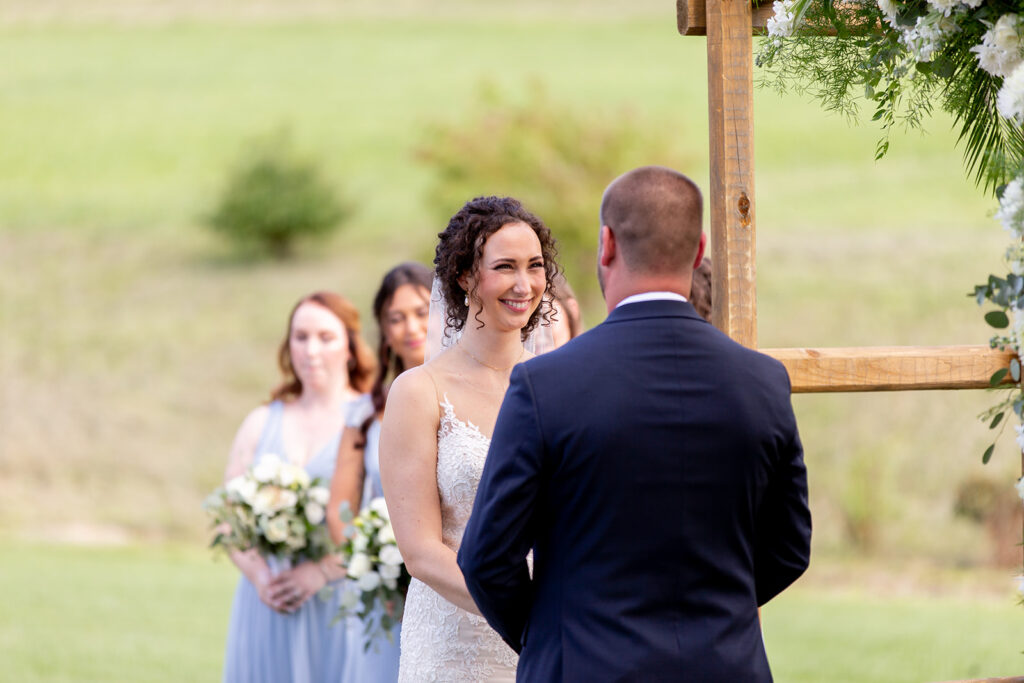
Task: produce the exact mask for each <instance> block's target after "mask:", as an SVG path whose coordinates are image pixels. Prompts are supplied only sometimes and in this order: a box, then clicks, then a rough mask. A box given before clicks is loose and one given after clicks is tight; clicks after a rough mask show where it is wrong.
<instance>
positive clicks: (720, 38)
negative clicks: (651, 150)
mask: <svg viewBox="0 0 1024 683" xmlns="http://www.w3.org/2000/svg"><path fill="white" fill-rule="evenodd" d="M707 19H708V21H707V24H708V39H707V50H708V119H709V121H708V122H709V138H710V146H711V150H710V152H711V153H710V159H711V187H710V188H709V190H710V191H709V202H708V204H709V207H710V215H711V243H712V247H713V249H712V253H711V272H712V291H713V292H714V293H715V294H714V297H713V298H712V301H713V307H712V322H713V323H714V324H715V326H716V327H718V329H720V330H722V331H723V332H725V333H726V334H728V335H729V336H730V337H732V338H733V339H734V340H736V341H737V342H739V343H740V344H743V345H744V346H748V347H751V348H756V347H757V294H756V289H755V284H754V277H755V261H754V121H753V112H754V100H753V58H752V49H753V46H752V41H751V37H750V21H751V6H750V3H749V1H748V0H708V3H707Z"/></svg>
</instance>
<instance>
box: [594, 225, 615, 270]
mask: <svg viewBox="0 0 1024 683" xmlns="http://www.w3.org/2000/svg"><path fill="white" fill-rule="evenodd" d="M598 244H600V246H601V253H600V254H598V257H597V258H598V262H599V263H600V264H601V265H602V266H604V267H605V268H607V267H608V266H609V265H610V264H611V262H612V261H613V260H614V259H615V248H616V245H615V233H614V232H612V229H611V228H609V227H608V226H607V225H602V226H601V236H600V242H598Z"/></svg>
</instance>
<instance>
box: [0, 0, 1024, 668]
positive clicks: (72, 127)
mask: <svg viewBox="0 0 1024 683" xmlns="http://www.w3.org/2000/svg"><path fill="white" fill-rule="evenodd" d="M233 1H234V0H231V1H230V2H229V1H228V0H223V1H222V2H220V3H219V4H217V5H216V8H219V9H220V10H223V11H219V12H214V11H211V12H210V13H209V14H204V13H202V12H198V13H196V14H187V13H186V15H185V16H183V17H180V18H175V17H173V16H172V17H169V18H168V17H166V16H163V15H160V17H158V18H159V20H154V21H148V20H138V21H135V20H134V19H129V20H113V19H109V18H106V19H104V18H103V17H102V15H101V16H100V18H95V17H88V16H87V17H86V18H85V19H81V18H79V19H81V20H68V19H64V18H61V17H63V16H64V15H62V14H60V13H59V12H58V13H55V14H54V15H53V16H54V17H57V18H50V19H47V20H46V21H36V20H32V21H27V20H26V21H23V22H20V23H19V21H8V22H6V23H2V22H0V63H3V64H4V68H3V69H0V134H2V136H3V144H0V329H2V333H3V339H2V342H3V343H2V344H0V373H2V375H3V378H4V381H3V382H2V383H0V420H2V424H0V435H2V438H0V530H7V531H8V532H11V533H13V534H15V535H18V534H22V533H25V534H27V535H30V536H37V535H40V534H42V535H44V536H45V535H47V534H50V533H52V534H53V535H54V536H61V537H63V536H65V535H66V534H64V532H63V531H62V529H63V528H64V527H65V526H66V525H67V524H68V523H70V522H77V523H82V524H85V525H94V526H100V527H102V528H107V527H113V528H115V529H119V530H126V531H127V533H129V534H131V535H135V536H139V537H146V538H157V539H166V538H168V537H171V538H178V539H189V540H195V541H198V540H199V539H201V538H202V537H203V535H204V532H205V523H204V520H203V518H202V514H201V512H200V510H199V503H200V501H201V500H202V498H203V496H204V495H205V493H206V492H207V491H208V490H210V489H211V488H212V487H213V486H214V485H215V484H216V483H217V482H218V480H219V478H220V476H221V472H222V469H223V466H224V461H225V457H226V456H225V454H226V452H227V448H228V445H229V443H230V441H231V438H232V435H233V433H234V430H235V429H236V428H237V425H238V423H239V422H240V420H241V418H242V417H243V416H244V415H245V413H246V412H247V411H248V410H249V409H251V407H253V406H254V405H255V404H257V403H258V402H259V401H261V400H263V399H264V398H265V396H266V393H267V391H268V389H269V387H270V386H271V385H272V384H273V383H274V382H275V379H276V377H275V375H276V372H275V368H274V364H273V355H274V349H275V347H276V344H277V342H278V340H279V338H280V335H281V334H282V332H283V325H284V320H283V318H284V315H285V313H286V311H287V310H288V309H289V307H290V305H291V304H292V302H293V301H294V300H295V299H296V298H297V297H298V296H299V295H301V294H304V293H306V292H308V291H310V290H313V289H317V288H325V287H326V288H332V289H337V290H339V291H341V292H343V293H345V294H346V295H347V296H349V297H350V298H351V299H352V300H353V301H355V302H356V303H357V305H358V306H359V308H360V310H362V311H363V312H364V314H366V313H368V310H369V299H370V296H371V293H372V290H373V289H374V287H375V286H376V284H377V280H378V278H379V276H380V274H381V273H382V272H383V270H384V269H386V268H387V267H388V266H389V265H391V264H393V263H394V262H396V261H398V260H401V259H406V258H421V259H425V257H426V256H425V255H426V254H427V253H428V252H429V249H430V247H431V245H432V241H433V239H434V235H435V234H436V233H437V231H438V230H439V228H440V227H441V226H440V225H438V223H437V220H436V219H435V218H434V217H432V216H431V215H429V214H428V213H427V210H426V206H427V202H426V201H425V198H424V193H425V192H426V190H427V188H428V187H429V184H430V181H431V178H432V170H431V169H430V168H427V167H425V166H424V165H422V164H421V163H420V162H418V161H417V160H416V158H415V153H414V152H415V147H416V145H417V143H418V141H419V140H421V139H422V138H423V136H424V135H425V134H426V133H425V131H426V130H427V127H428V125H429V124H430V123H431V122H436V121H452V122H463V121H464V122H466V125H469V124H470V123H471V119H468V118H467V113H466V112H467V110H469V109H471V108H472V106H473V104H474V103H475V102H476V97H477V95H476V93H477V92H478V90H479V88H480V87H481V84H482V83H485V84H488V85H489V86H490V87H493V88H496V89H498V90H499V91H501V92H502V93H504V94H505V95H506V96H508V97H510V98H512V99H513V100H518V99H520V98H524V97H526V94H527V93H528V92H529V90H530V88H531V87H532V86H531V83H533V82H540V83H541V84H542V85H543V87H544V88H545V90H546V92H547V93H548V97H549V99H550V100H551V101H553V102H555V103H557V104H559V105H564V106H566V107H569V108H571V109H572V110H573V111H578V112H586V113H591V114H594V115H601V114H610V113H613V112H617V111H621V110H628V111H632V112H633V113H634V115H635V116H636V118H637V120H638V121H640V122H641V124H642V125H645V126H653V127H656V129H657V130H663V131H664V134H665V136H666V137H672V138H673V139H674V140H676V141H680V145H679V149H680V152H679V155H680V158H679V161H678V164H677V165H678V166H679V167H680V168H682V169H683V170H686V171H689V172H690V173H691V174H692V175H693V176H694V177H695V178H696V179H697V180H698V182H700V183H701V184H702V185H704V186H706V185H707V161H706V158H707V122H706V117H707V111H706V109H707V104H706V75H705V61H706V60H705V52H704V51H705V44H704V42H703V39H700V38H682V37H680V36H678V35H677V34H676V31H675V23H674V17H673V16H672V11H671V3H669V4H668V5H664V3H654V2H644V3H640V4H642V5H643V8H644V11H642V12H631V11H629V10H627V9H626V7H627V6H628V5H631V4H632V3H625V2H620V1H616V2H614V3H609V5H608V7H609V9H608V11H607V12H604V11H602V12H589V11H583V10H581V8H584V6H585V3H574V2H564V3H559V4H557V5H555V6H551V7H546V5H545V4H544V3H534V4H533V5H531V6H530V11H524V12H519V13H516V14H514V15H509V16H505V15H502V14H501V13H500V10H495V9H494V8H493V6H492V8H491V11H490V13H488V12H482V13H472V12H469V13H460V12H459V11H443V12H438V13H436V14H434V13H427V12H425V11H424V10H422V9H419V10H417V9H415V8H414V7H412V5H414V4H415V3H405V4H403V5H397V6H396V7H398V9H396V10H394V12H391V13H388V14H383V13H381V12H379V11H378V12H376V13H375V12H374V11H365V12H355V13H352V14H351V15H343V14H331V15H329V16H326V17H323V18H317V17H313V18H311V17H310V16H308V15H304V14H301V13H298V14H296V15H295V16H286V14H287V13H284V14H279V15H274V16H272V17H271V18H270V19H267V20H252V21H250V20H249V19H251V17H242V18H233V14H232V12H231V11H230V10H231V9H232V7H233V5H232V2H233ZM62 2H63V3H64V5H67V6H68V7H70V6H72V5H74V3H68V2H66V1H65V0H59V1H58V0H54V2H53V3H51V5H52V6H53V7H59V6H62V5H61V3H62ZM7 4H9V5H19V3H18V2H17V1H15V0H8V2H7ZM100 4H103V3H100ZM106 4H107V5H111V6H113V5H115V4H117V3H106ZM151 4H153V5H154V6H155V5H157V4H159V3H151ZM312 4H316V3H312ZM456 4H457V3H456ZM31 5H32V3H28V4H26V3H21V5H20V6H21V7H23V8H25V7H30V6H31ZM121 5H122V6H127V5H126V4H125V3H121ZM197 6H198V5H197ZM362 6H363V7H364V9H365V8H366V7H369V6H370V3H363V5H362ZM30 14H31V12H30ZM86 14H87V13H86ZM10 16H18V15H17V13H14V14H12V15H10ZM280 126H285V127H288V128H289V129H290V130H291V131H292V134H293V136H294V138H295V139H296V141H297V143H298V144H299V146H300V147H302V148H303V149H305V150H308V151H310V152H311V153H316V154H318V155H319V156H320V157H321V158H322V159H323V160H324V164H325V167H326V170H327V172H328V173H329V174H330V175H331V177H332V178H333V179H334V181H335V182H336V183H337V184H338V185H339V187H341V188H342V189H344V190H345V191H347V192H348V193H349V194H351V195H352V196H355V197H358V198H359V200H360V203H361V205H360V210H359V213H358V216H357V218H356V220H355V222H354V223H353V224H352V225H350V226H349V227H348V228H346V229H345V230H344V231H343V232H342V233H341V234H340V235H339V236H338V237H337V238H336V239H334V240H332V241H331V242H329V243H328V244H327V245H325V246H323V247H322V248H319V249H311V250H307V251H306V252H304V253H303V255H302V258H300V259H297V260H295V261H292V262H286V263H275V262H260V263H255V264H248V263H244V262H241V261H239V260H238V259H236V258H235V257H233V256H232V255H231V253H230V252H228V251H227V250H226V249H225V248H224V247H223V246H222V245H221V244H220V243H219V242H217V241H216V240H215V239H214V238H213V237H212V236H210V235H209V234H208V233H207V232H206V231H205V230H204V229H203V228H202V226H201V221H200V217H201V215H202V213H203V212H204V211H205V210H207V208H208V207H209V206H210V203H211V202H212V199H213V197H214V196H215V195H216V192H217V190H218V188H219V187H220V184H221V182H222V178H223V174H224V172H225V170H226V168H227V167H228V165H229V164H230V163H231V162H232V160H233V159H234V158H235V157H236V155H237V153H238V152H239V150H240V149H241V148H242V147H243V146H244V145H245V144H246V141H247V140H249V139H251V137H252V136H253V135H257V134H262V133H265V132H267V131H268V130H272V129H274V128H277V127H280ZM755 128H756V137H755V140H756V152H757V155H756V168H757V186H756V189H757V195H756V202H757V203H756V215H757V225H758V293H759V325H760V329H759V335H760V342H761V344H762V345H764V346H805V345H837V346H840V345H861V344H866V345H888V344H947V343H984V342H985V341H986V340H987V337H988V334H989V333H988V330H987V328H985V327H984V325H983V323H982V322H981V319H980V315H979V312H978V310H977V309H976V307H975V306H974V305H973V303H972V302H971V301H970V300H968V299H967V298H966V297H965V296H964V295H965V293H966V292H967V291H968V289H969V288H970V287H971V285H973V284H974V283H975V282H978V281H980V280H981V279H982V278H983V277H984V276H985V275H986V274H987V273H989V272H992V271H997V270H998V269H999V267H1000V266H999V256H1000V254H1001V251H1002V248H1003V246H1004V236H1003V235H1002V233H1001V230H1000V229H999V227H998V225H997V224H996V222H995V221H993V220H992V219H991V218H990V217H988V216H987V213H988V212H989V211H990V210H991V209H992V207H993V203H992V202H991V201H989V200H987V199H986V198H985V197H983V196H982V195H981V194H980V192H979V191H977V190H976V189H975V188H973V187H972V186H971V184H970V183H969V182H968V181H967V180H965V179H964V177H963V174H962V172H961V170H960V157H959V152H958V151H957V150H956V149H955V148H954V137H955V136H954V135H953V133H952V132H951V131H950V130H949V122H948V120H946V119H944V118H942V117H938V118H937V119H935V120H934V121H933V122H931V124H930V127H929V132H928V134H919V133H916V132H912V133H909V134H907V135H897V137H896V138H895V139H894V141H893V146H892V152H891V153H890V156H889V157H888V158H886V159H885V160H883V161H881V162H877V163H876V162H874V161H873V150H874V143H875V140H876V138H877V136H878V131H877V129H875V128H874V127H873V126H872V125H870V124H867V125H862V126H859V127H852V128H851V127H849V126H848V125H847V123H846V122H845V121H843V120H840V119H838V118H836V117H834V116H829V115H827V114H824V113H822V112H821V111H820V109H819V108H818V106H817V105H816V104H815V103H812V102H807V101H803V100H800V99H799V98H796V97H786V98H780V97H778V96H777V95H776V94H774V93H772V92H767V91H758V92H757V94H756V98H755ZM600 190H601V188H600V187H598V188H594V192H595V198H594V206H595V212H596V207H597V201H598V196H599V193H600ZM480 191H481V192H500V191H501V188H488V187H481V188H480ZM523 199H524V200H525V201H526V203H527V204H529V199H530V198H529V196H524V197H523ZM453 208H454V207H453ZM552 228H553V230H554V232H555V234H556V235H557V233H558V226H557V225H554V226H552ZM602 317H603V313H602V312H601V311H600V310H599V309H596V308H594V309H592V310H590V311H588V316H587V322H588V324H590V325H594V324H596V323H598V322H599V321H600V320H601V319H602ZM368 327H371V326H368ZM368 332H370V333H372V330H369V329H368ZM989 402H990V400H989V397H988V396H986V395H985V394H984V393H981V392H972V393H958V394H953V393H944V392H929V393H917V394H894V395H848V396H801V397H797V398H796V399H795V405H796V409H797V412H798V418H799V421H800V425H801V431H802V436H803V441H804V445H805V449H806V452H807V461H808V467H809V472H810V479H811V502H812V507H813V509H814V515H815V544H816V546H815V552H816V553H830V552H833V551H836V550H842V549H843V548H844V547H845V546H847V545H848V544H849V542H850V535H851V532H850V529H851V528H854V527H856V528H857V529H860V530H861V532H860V533H862V535H861V537H862V538H868V539H870V543H869V544H868V547H866V548H864V549H863V550H864V551H868V552H869V551H874V552H877V553H879V554H880V555H881V556H882V557H884V558H886V559H887V560H888V559H889V558H892V557H895V558H902V557H906V556H923V557H927V558H930V559H934V560H936V561H938V562H940V563H952V564H957V565H966V566H971V565H977V564H978V563H980V562H982V561H984V559H985V557H986V556H987V553H988V552H989V548H988V547H987V543H988V541H987V539H986V538H985V535H984V532H983V531H982V530H981V529H980V528H979V527H977V526H975V525H973V524H971V523H969V522H967V521H965V520H963V519H958V518H955V517H954V515H953V503H954V499H955V497H956V489H957V486H958V485H959V484H960V482H962V481H964V480H966V479H968V478H970V477H987V478H992V479H997V480H998V481H999V485H1000V486H1003V487H1009V486H1010V483H1011V482H1012V480H1013V478H1014V476H1015V474H1014V473H1015V471H1019V463H1017V462H1016V455H1015V453H1014V448H1013V447H1012V445H1011V444H1010V440H1009V439H1004V441H1003V447H1002V448H1001V449H1000V450H998V451H997V455H996V457H995V458H994V462H993V463H992V464H991V465H989V466H988V467H987V468H983V467H982V466H981V464H980V453H981V452H982V450H983V449H984V447H985V445H986V438H987V437H988V433H987V432H986V430H985V428H984V426H983V425H982V424H980V423H979V422H977V421H975V420H974V419H973V416H974V415H975V414H976V413H977V412H979V411H980V410H982V409H983V408H984V407H985V406H986V405H988V403H989ZM54 501H59V504H57V505H55V504H54ZM53 552H58V551H53ZM69 552H70V551H69ZM118 552H120V551H118ZM126 552H127V551H126ZM132 552H134V551H132ZM131 556H132V554H131V552H127V555H126V557H131ZM97 571H100V570H97ZM217 633H218V634H219V631H217ZM215 640H217V642H218V643H219V635H217V638H215ZM214 668H215V667H214ZM83 675H84V674H83Z"/></svg>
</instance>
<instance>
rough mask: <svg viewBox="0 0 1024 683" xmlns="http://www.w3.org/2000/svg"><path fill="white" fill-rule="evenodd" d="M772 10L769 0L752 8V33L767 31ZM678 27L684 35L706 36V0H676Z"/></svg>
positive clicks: (750, 26) (750, 27)
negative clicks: (766, 27) (766, 26)
mask: <svg viewBox="0 0 1024 683" xmlns="http://www.w3.org/2000/svg"><path fill="white" fill-rule="evenodd" d="M772 12H773V10H772V3H771V2H767V0H766V1H764V2H762V3H761V4H760V5H759V6H757V7H753V8H752V13H751V21H750V25H749V29H750V31H751V34H752V35H759V34H763V33H764V32H765V25H766V23H767V21H768V18H769V17H770V16H772ZM676 28H677V29H679V33H680V34H681V35H684V36H706V35H707V33H708V25H707V7H706V3H705V0H676Z"/></svg>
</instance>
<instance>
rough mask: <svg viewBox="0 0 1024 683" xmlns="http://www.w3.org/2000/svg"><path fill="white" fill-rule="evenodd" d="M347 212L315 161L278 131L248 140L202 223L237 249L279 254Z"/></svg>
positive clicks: (319, 232)
mask: <svg viewBox="0 0 1024 683" xmlns="http://www.w3.org/2000/svg"><path fill="white" fill-rule="evenodd" d="M350 213H351V211H350V208H349V207H348V205H347V204H346V203H345V202H344V201H342V200H341V199H339V197H338V196H337V195H336V193H335V192H334V190H333V189H332V188H331V187H330V185H329V184H328V183H327V182H326V181H325V180H324V179H323V178H322V176H321V172H320V167H319V165H318V163H317V162H315V161H314V160H311V159H307V158H304V157H302V156H300V155H299V154H298V153H297V152H296V151H295V150H294V148H293V147H292V145H291V144H290V139H289V138H288V136H287V135H286V134H284V133H279V134H276V135H272V136H269V137H266V138H263V139H260V140H257V141H256V142H255V143H253V144H252V145H251V149H250V151H249V152H248V153H246V154H245V155H244V156H243V158H242V159H241V161H240V162H239V163H238V164H237V166H236V167H235V168H234V169H233V170H232V171H231V173H230V175H229V177H228V180H227V183H226V184H225V188H224V191H223V193H222V195H221V197H220V201H219V202H218V204H217V206H216V208H215V209H214V211H213V212H212V213H211V214H210V216H209V217H208V221H207V222H208V223H209V225H210V227H211V228H213V230H215V231H216V232H219V233H220V234H222V235H224V236H225V237H226V238H227V239H228V240H230V241H231V242H233V243H234V244H235V245H236V246H237V247H239V248H241V249H243V250H248V251H252V250H255V251H257V252H263V253H269V254H271V255H272V256H275V257H277V258H285V257H287V256H289V255H290V254H291V253H292V251H293V249H294V245H295V243H296V242H297V241H299V240H301V239H306V238H322V237H324V236H326V235H328V234H330V233H331V232H332V231H333V230H335V229H336V228H338V227H339V225H340V224H341V222H342V221H343V220H344V219H345V218H347V217H348V215H350Z"/></svg>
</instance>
